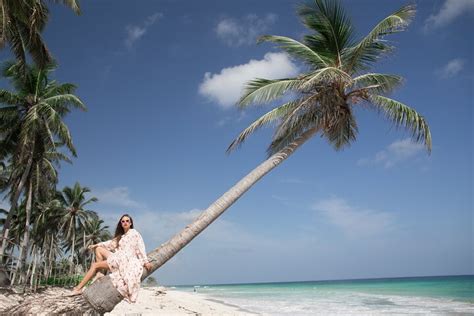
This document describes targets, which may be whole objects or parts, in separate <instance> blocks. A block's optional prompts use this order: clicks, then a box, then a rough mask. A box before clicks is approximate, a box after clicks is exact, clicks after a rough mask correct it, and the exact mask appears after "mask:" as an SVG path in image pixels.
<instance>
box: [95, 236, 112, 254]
mask: <svg viewBox="0 0 474 316" xmlns="http://www.w3.org/2000/svg"><path fill="white" fill-rule="evenodd" d="M95 246H96V247H104V248H105V249H107V250H109V251H114V250H115V249H117V241H116V239H115V238H114V239H111V240H107V241H102V242H100V243H98V244H95ZM94 248H95V247H94Z"/></svg>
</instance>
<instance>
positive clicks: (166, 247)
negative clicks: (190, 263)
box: [8, 128, 317, 314]
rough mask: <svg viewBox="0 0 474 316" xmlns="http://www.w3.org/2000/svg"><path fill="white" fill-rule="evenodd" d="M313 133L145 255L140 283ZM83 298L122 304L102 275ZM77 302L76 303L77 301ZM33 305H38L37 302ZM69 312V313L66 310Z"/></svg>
mask: <svg viewBox="0 0 474 316" xmlns="http://www.w3.org/2000/svg"><path fill="white" fill-rule="evenodd" d="M316 132H317V128H313V129H310V130H308V131H306V132H305V133H303V135H301V136H300V137H299V138H297V139H296V140H295V141H294V142H292V143H291V144H289V145H288V146H286V147H285V148H284V149H282V150H281V151H279V152H278V153H276V154H274V155H273V156H271V157H270V158H268V159H267V160H265V161H264V162H263V163H261V164H260V165H259V166H258V167H257V168H255V169H254V170H253V171H251V172H250V173H249V174H248V175H246V176H245V177H244V178H243V179H241V180H240V181H239V182H238V183H237V184H236V185H234V186H233V187H232V188H231V189H230V190H228V191H227V192H226V193H224V195H222V196H221V197H220V198H219V199H218V200H217V201H215V202H214V203H212V204H211V205H210V206H209V207H208V208H207V209H206V210H205V211H204V212H203V213H202V214H201V215H200V216H199V217H198V218H197V219H196V220H195V221H194V222H193V223H191V224H190V225H188V226H186V227H185V228H184V229H183V230H182V231H181V232H179V233H178V234H176V235H175V236H174V237H173V238H171V239H170V240H169V241H168V242H166V243H165V244H163V245H161V246H160V247H158V248H157V249H155V250H153V251H152V252H151V253H149V254H148V256H149V258H150V259H154V260H156V261H153V262H152V266H153V267H152V269H151V271H149V272H147V271H146V270H144V272H143V275H142V280H143V279H145V278H146V277H147V276H148V275H150V274H151V273H153V272H154V271H155V270H156V269H158V268H159V267H161V266H162V265H163V264H165V263H166V262H167V261H168V260H169V259H171V258H172V257H173V256H174V255H175V254H176V253H178V251H180V250H181V249H183V248H184V247H185V246H186V245H187V244H188V243H189V242H190V241H191V240H193V239H194V238H195V237H196V236H197V235H199V234H200V233H201V232H202V231H203V230H204V229H206V227H207V226H209V225H210V224H211V223H212V222H213V221H215V220H216V219H217V218H218V217H219V216H220V215H221V214H222V213H224V211H225V210H227V209H228V208H229V207H230V206H231V205H232V204H234V202H235V201H237V200H238V199H239V198H240V197H241V196H242V195H243V194H244V193H245V192H247V190H249V189H250V188H251V187H252V186H253V185H254V184H255V183H256V182H257V181H258V180H260V179H261V178H262V177H263V176H264V175H266V174H267V173H268V172H270V171H271V170H273V169H274V168H275V167H277V166H278V165H279V164H280V163H282V162H283V161H284V160H285V159H287V158H288V157H289V156H290V155H291V154H292V153H293V152H294V151H295V150H296V149H297V148H298V147H300V146H301V145H303V144H304V143H305V142H306V141H307V140H308V139H310V138H311V136H313V135H314V134H315V133H316ZM82 299H84V300H85V301H86V302H88V303H89V304H90V308H91V309H92V310H93V311H95V312H98V313H101V314H102V313H105V312H110V311H112V310H113V308H114V307H115V306H116V305H117V304H118V303H120V301H122V299H123V297H122V296H121V295H120V293H119V292H118V291H117V289H116V288H115V287H114V286H113V284H112V281H111V280H110V277H109V276H105V277H103V278H101V279H99V280H97V281H96V282H94V283H93V284H91V286H89V287H88V288H86V289H85V291H84V293H83V295H82V296H81V297H80V298H78V299H77V300H78V303H77V304H78V305H79V302H80V303H81V304H82V303H83V301H82ZM79 300H80V301H79ZM32 304H34V303H32V301H30V302H29V305H27V304H24V306H22V305H19V306H16V307H15V308H12V309H10V310H8V312H13V313H18V312H19V313H28V311H29V310H30V309H31V305H32ZM37 304H41V302H40V301H38V302H37ZM83 306H84V305H82V307H81V306H78V307H77V309H76V310H75V311H77V312H82V313H85V312H91V310H89V309H81V308H84V307H83ZM45 308H47V309H46V310H44V312H46V313H48V312H49V311H52V310H54V311H56V312H57V311H58V309H57V305H53V306H45ZM69 311H71V310H69Z"/></svg>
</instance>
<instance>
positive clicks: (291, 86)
mask: <svg viewBox="0 0 474 316" xmlns="http://www.w3.org/2000/svg"><path fill="white" fill-rule="evenodd" d="M301 82H302V81H301V79H296V78H286V79H278V80H268V79H260V78H257V79H253V80H251V81H250V82H249V83H247V85H246V87H245V90H244V93H243V95H242V97H241V98H240V100H239V102H238V105H239V106H240V107H245V106H246V105H249V104H251V103H253V104H260V103H267V102H270V101H273V100H276V99H278V98H280V97H281V96H282V95H284V94H285V93H286V92H288V91H291V90H295V89H298V86H299V85H300V84H301Z"/></svg>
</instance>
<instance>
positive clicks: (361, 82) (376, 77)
mask: <svg viewBox="0 0 474 316" xmlns="http://www.w3.org/2000/svg"><path fill="white" fill-rule="evenodd" d="M353 82H354V86H355V87H356V89H358V90H364V89H365V90H368V91H371V92H374V93H390V92H392V91H393V90H394V89H395V88H397V87H398V86H400V85H401V84H402V83H403V78H402V77H400V76H397V75H390V74H379V73H368V74H364V75H361V76H358V77H355V78H354V81H353Z"/></svg>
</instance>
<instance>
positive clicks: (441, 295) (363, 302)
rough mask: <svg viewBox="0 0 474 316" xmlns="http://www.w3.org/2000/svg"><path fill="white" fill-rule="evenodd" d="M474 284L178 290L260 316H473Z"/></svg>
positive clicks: (396, 281)
mask: <svg viewBox="0 0 474 316" xmlns="http://www.w3.org/2000/svg"><path fill="white" fill-rule="evenodd" d="M473 284H474V275H468V276H439V277H410V278H386V279H365V280H362V279H359V280H341V281H306V282H281V283H252V284H218V285H213V284H207V285H194V286H176V287H175V289H176V290H180V291H187V292H194V293H195V294H196V295H201V296H204V297H205V298H206V299H210V300H218V301H220V302H222V303H225V304H229V305H236V306H239V307H240V308H241V309H242V310H246V311H249V312H255V313H257V314H262V315H353V314H357V315H380V314H390V315H407V314H411V315H413V314H415V315H474V289H473ZM194 289H196V291H194Z"/></svg>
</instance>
